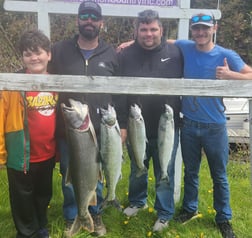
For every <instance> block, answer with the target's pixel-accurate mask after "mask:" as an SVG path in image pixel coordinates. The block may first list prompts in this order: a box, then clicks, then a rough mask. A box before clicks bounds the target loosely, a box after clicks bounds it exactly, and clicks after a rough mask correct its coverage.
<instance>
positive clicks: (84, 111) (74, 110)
mask: <svg viewBox="0 0 252 238" xmlns="http://www.w3.org/2000/svg"><path fill="white" fill-rule="evenodd" d="M69 103H70V107H68V106H66V105H65V104H64V103H62V104H61V110H62V113H63V116H64V119H65V121H66V123H67V124H68V125H69V126H70V127H72V128H74V129H80V128H82V129H84V128H85V127H88V125H89V121H90V120H89V113H88V105H87V104H83V103H81V102H79V101H76V100H73V99H69Z"/></svg>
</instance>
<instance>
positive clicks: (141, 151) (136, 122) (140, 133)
mask: <svg viewBox="0 0 252 238" xmlns="http://www.w3.org/2000/svg"><path fill="white" fill-rule="evenodd" d="M128 140H129V144H130V146H131V148H132V152H133V156H134V159H135V162H136V165H137V168H138V171H137V173H136V176H137V177H140V176H141V175H143V174H146V173H147V171H148V170H147V168H146V166H145V164H144V160H145V158H146V155H145V150H146V142H147V139H146V129H145V123H144V118H143V116H142V111H141V108H140V107H139V106H138V105H137V104H133V105H131V106H130V111H129V120H128Z"/></svg>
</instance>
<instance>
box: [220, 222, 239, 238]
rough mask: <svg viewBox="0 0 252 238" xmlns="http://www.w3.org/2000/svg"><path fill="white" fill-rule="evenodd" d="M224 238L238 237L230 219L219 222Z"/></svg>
mask: <svg viewBox="0 0 252 238" xmlns="http://www.w3.org/2000/svg"><path fill="white" fill-rule="evenodd" d="M217 226H218V227H219V229H220V232H221V234H222V237H223V238H236V236H235V234H234V232H233V229H232V226H231V225H230V223H229V222H228V221H225V222H222V223H217Z"/></svg>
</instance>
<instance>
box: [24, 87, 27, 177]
mask: <svg viewBox="0 0 252 238" xmlns="http://www.w3.org/2000/svg"><path fill="white" fill-rule="evenodd" d="M23 100H24V174H26V173H27V164H26V156H27V154H26V136H27V131H26V128H28V122H27V121H26V120H27V119H28V118H27V112H26V94H25V92H24V93H23Z"/></svg>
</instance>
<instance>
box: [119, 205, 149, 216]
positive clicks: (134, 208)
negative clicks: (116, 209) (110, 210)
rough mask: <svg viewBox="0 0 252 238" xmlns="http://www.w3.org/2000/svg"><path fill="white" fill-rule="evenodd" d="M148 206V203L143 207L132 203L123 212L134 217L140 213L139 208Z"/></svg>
mask: <svg viewBox="0 0 252 238" xmlns="http://www.w3.org/2000/svg"><path fill="white" fill-rule="evenodd" d="M146 208H148V205H147V204H145V205H144V206H142V207H138V206H134V205H130V206H129V207H127V208H125V209H124V211H123V214H125V215H126V216H128V217H133V216H135V215H136V214H137V213H138V211H139V210H141V209H146Z"/></svg>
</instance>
